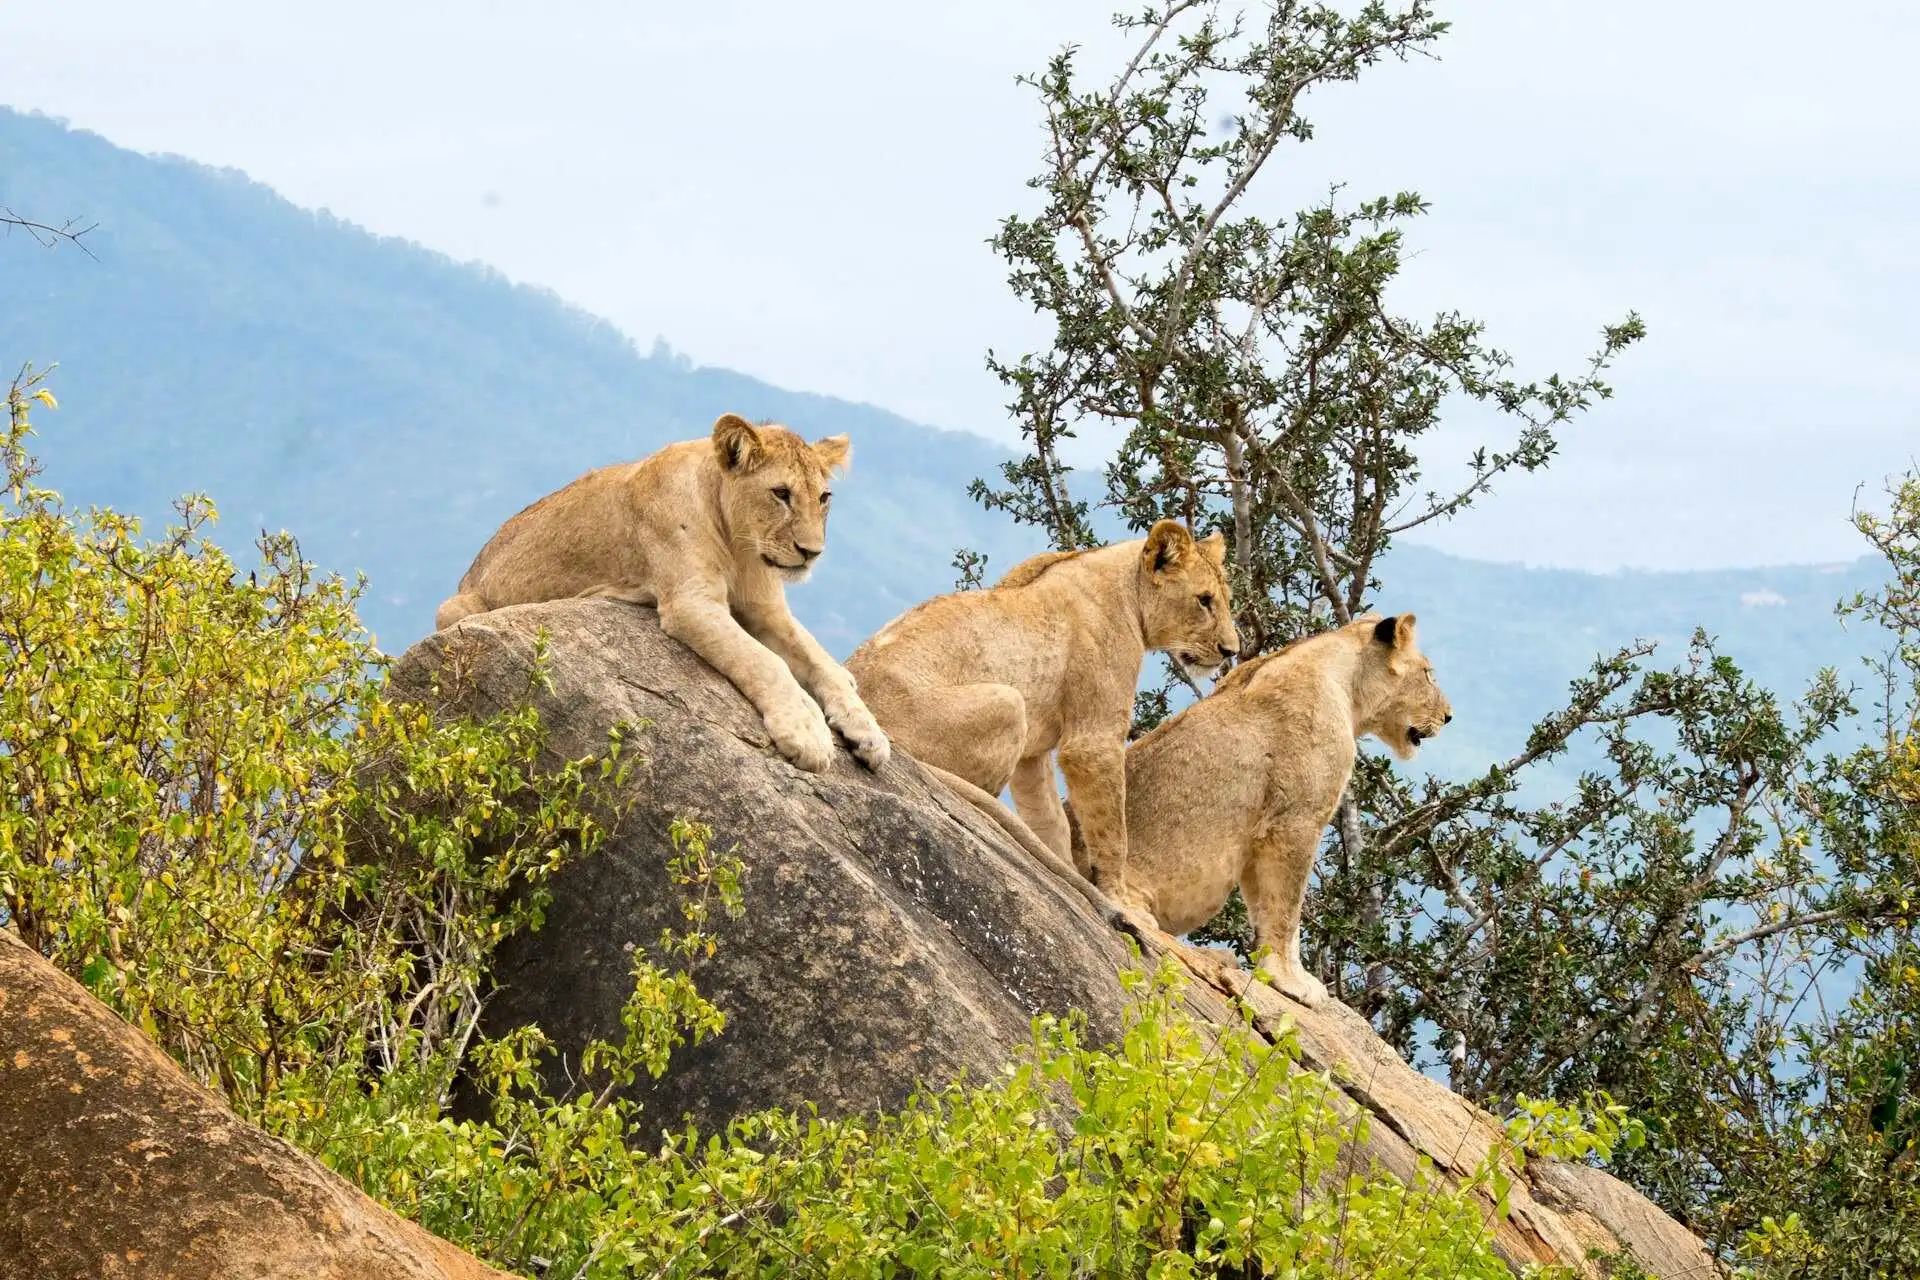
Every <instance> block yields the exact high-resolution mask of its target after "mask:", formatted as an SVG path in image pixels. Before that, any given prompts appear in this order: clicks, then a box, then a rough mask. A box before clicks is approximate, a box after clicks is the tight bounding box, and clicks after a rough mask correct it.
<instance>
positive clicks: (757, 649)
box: [434, 413, 888, 773]
mask: <svg viewBox="0 0 1920 1280" xmlns="http://www.w3.org/2000/svg"><path fill="white" fill-rule="evenodd" d="M848 453H849V449H848V445H847V438H846V437H845V436H828V437H827V438H826V439H824V440H817V441H815V442H813V443H812V444H808V443H807V442H806V441H805V440H803V439H801V438H800V437H799V436H797V435H795V434H794V433H793V432H791V431H789V430H787V429H786V428H785V427H782V426H776V425H772V424H767V425H762V426H757V427H756V426H754V425H753V424H752V423H750V422H748V421H747V420H746V419H745V418H742V417H740V416H738V415H737V414H731V413H729V414H725V415H722V416H721V417H720V419H719V420H718V421H716V422H715V423H714V424H713V435H712V438H711V439H710V440H687V441H682V442H681V443H679V444H670V445H668V446H667V447H666V448H664V449H662V450H660V451H659V452H658V453H656V454H654V455H653V456H652V457H650V458H644V459H642V460H641V461H639V462H627V463H620V464H617V465H615V466H610V467H602V468H600V469H599V470H597V471H590V472H588V473H587V474H586V475H584V476H581V477H580V478H579V479H578V480H575V481H574V482H573V483H572V484H570V485H568V486H567V487H566V488H564V489H561V490H560V491H559V492H557V493H551V494H548V495H547V496H546V497H544V498H542V499H540V501H538V502H536V503H534V504H533V505H532V506H530V507H528V508H526V510H524V511H522V512H520V514H518V515H516V516H514V517H513V518H512V519H511V520H509V521H507V522H506V524H504V525H502V526H501V527H500V531H499V532H498V533H496V534H494V535H493V537H492V538H491V539H490V540H489V541H488V542H487V545H486V546H484V547H482V548H481V549H480V554H479V555H478V556H475V557H474V561H473V565H472V567H470V568H469V569H468V570H467V572H466V576H465V577H463V578H461V579H460V590H459V592H458V593H457V594H455V595H454V596H453V597H452V598H451V599H449V600H448V601H447V602H446V603H444V604H442V605H441V606H440V609H439V612H438V613H437V614H436V615H435V618H434V625H435V627H436V628H438V629H440V630H445V629H446V628H448V627H451V626H453V625H454V624H455V623H456V622H458V621H459V620H460V619H462V618H465V617H468V616H469V615H471V614H475V613H481V612H484V611H485V610H488V609H499V608H503V607H505V606H507V605H511V604H532V603H535V602H537V601H542V600H561V599H565V598H567V597H570V596H602V597H607V598H610V599H615V600H627V601H631V602H632V603H634V604H647V605H658V606H659V609H660V629H661V630H662V631H665V632H666V633H667V634H668V635H670V636H672V637H673V638H674V639H676V640H678V641H680V642H681V643H682V644H684V645H686V646H687V647H688V648H689V649H692V650H693V651H694V652H695V653H697V654H699V655H700V656H701V657H702V658H704V659H706V660H707V662H708V663H710V664H711V665H712V666H713V667H714V669H715V670H717V671H719V672H720V673H721V674H722V675H724V676H726V677H727V679H729V680H731V681H733V683H734V687H735V688H737V689H739V690H740V692H741V693H743V694H745V695H746V697H747V700H748V701H750V702H752V703H753V705H754V706H755V707H756V708H757V709H758V710H759V712H760V716H761V718H762V719H763V720H764V721H765V722H766V726H767V733H768V734H769V735H770V736H771V737H772V738H773V741H774V744H775V745H776V746H778V747H779V748H780V751H781V754H783V755H785V756H786V757H787V759H789V760H791V761H793V763H794V764H796V765H798V766H799V767H800V768H802V769H808V770H812V771H813V772H816V773H817V772H820V771H822V770H824V769H826V768H827V766H828V765H829V764H830V763H831V762H832V759H833V734H834V731H835V730H837V731H838V732H839V733H840V736H841V737H843V738H845V739H846V740H847V742H848V744H849V745H850V746H851V747H852V748H853V753H854V755H856V756H858V757H859V758H860V760H861V761H862V762H863V763H864V764H866V765H867V766H868V767H869V768H872V769H878V768H879V767H880V766H881V765H883V764H885V763H886V760H887V752H888V747H887V737H886V735H885V734H884V733H882V732H881V731H880V726H879V725H877V724H875V723H874V719H873V716H872V715H870V714H869V713H868V711H867V708H866V704H864V703H863V702H861V701H860V695H859V693H858V691H856V689H855V688H854V683H853V678H852V677H851V676H849V675H848V674H847V672H846V670H845V669H844V668H842V667H841V666H840V665H839V664H838V663H836V662H835V661H834V660H833V659H832V658H831V657H829V656H828V655H827V652H826V650H825V649H822V648H821V647H820V643H819V642H818V641H817V640H815V639H814V638H813V637H812V636H811V635H809V634H807V631H806V629H805V628H803V627H802V626H801V625H800V624H799V622H797V621H796V620H795V619H794V616H793V615H792V614H791V613H789V612H788V611H787V598H786V592H785V589H784V584H786V583H789V582H804V581H806V578H807V575H808V574H809V573H810V572H811V571H812V568H813V563H814V561H815V560H817V559H818V558H819V557H820V554H821V553H822V552H823V551H825V550H826V539H827V504H828V502H829V501H830V500H831V498H832V496H833V495H832V493H831V492H830V491H829V489H828V487H827V485H828V481H829V479H830V478H831V476H832V474H833V472H834V471H835V469H840V468H844V467H845V466H846V463H847V456H848ZM809 695H811V696H809ZM823 713H824V714H823Z"/></svg>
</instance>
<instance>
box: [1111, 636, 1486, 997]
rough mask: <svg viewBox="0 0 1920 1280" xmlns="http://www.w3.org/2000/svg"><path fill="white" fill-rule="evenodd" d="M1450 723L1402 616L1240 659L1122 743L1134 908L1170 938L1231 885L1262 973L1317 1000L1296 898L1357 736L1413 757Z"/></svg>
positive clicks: (1212, 909) (1320, 988) (1199, 920)
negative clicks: (1207, 690) (1182, 705)
mask: <svg viewBox="0 0 1920 1280" xmlns="http://www.w3.org/2000/svg"><path fill="white" fill-rule="evenodd" d="M1452 719H1453V708H1452V707H1451V706H1450V705H1449V704H1448V702H1447V697H1446V695H1445V694H1444V693H1442V692H1441V691H1440V686H1439V684H1438V683H1437V682H1436V681H1435V679H1434V675H1433V664H1432V663H1431V662H1429V661H1427V659H1426V657H1425V656H1424V655H1423V654H1421V652H1420V650H1419V649H1418V648H1417V647H1416V645H1415V643H1414V616H1413V615H1412V614H1410V613H1405V614H1401V615H1400V616H1398V617H1395V618H1379V617H1374V616H1367V617H1363V618H1361V619H1359V620H1357V621H1354V622H1351V623H1348V624H1347V625H1346V626H1343V627H1337V628H1335V629H1333V630H1331V631H1326V632H1322V633H1321V634H1319V635H1316V636H1312V637H1309V638H1308V639H1305V640H1300V641H1297V642H1295V643H1294V644H1292V645H1289V646H1287V647H1286V648H1284V649H1281V650H1279V651H1278V652H1276V653H1270V654H1267V655H1266V656H1264V657H1260V658H1255V659H1253V660H1251V661H1249V662H1245V663H1242V664H1241V665H1240V666H1239V667H1237V668H1235V669H1234V671H1233V672H1232V673H1231V674H1229V675H1228V676H1227V677H1226V678H1225V679H1223V680H1221V681H1220V683H1219V684H1218V685H1217V686H1215V688H1214V691H1213V693H1212V694H1211V695H1209V696H1208V697H1205V698H1202V699H1201V700H1200V701H1199V702H1196V703H1195V704H1193V705H1192V706H1190V707H1188V708H1186V709H1185V710H1183V711H1181V712H1180V713H1179V714H1178V715H1176V716H1173V717H1171V718H1170V719H1168V720H1166V721H1165V722H1164V723H1162V724H1161V725H1160V726H1159V727H1158V728H1156V729H1154V730H1153V731H1152V732H1151V733H1149V734H1147V735H1145V736H1144V737H1142V738H1141V739H1140V740H1139V741H1137V742H1135V743H1134V744H1133V745H1132V746H1131V747H1129V748H1128V749H1127V784H1126V785H1127V845H1128V874H1129V876H1130V877H1131V883H1132V887H1133V888H1134V890H1135V891H1136V892H1138V893H1139V895H1140V897H1141V899H1142V905H1143V906H1144V907H1145V908H1146V910H1148V911H1150V912H1151V913H1152V914H1153V917H1154V919H1155V920H1156V921H1157V922H1158V924H1159V927H1160V928H1161V929H1163V930H1165V931H1167V932H1168V933H1172V934H1182V933H1185V932H1187V931H1188V930H1190V929H1194V928H1197V927H1199V926H1200V925H1202V924H1205V923H1206V922H1207V921H1208V920H1211V919H1212V918H1213V916H1214V915H1215V913H1217V912H1218V911H1219V910H1220V908H1221V907H1222V906H1223V905H1224V904H1225V903H1226V901H1227V895H1228V894H1229V893H1231V892H1232V891H1233V888H1234V886H1235V885H1236V884H1237V885H1239V887H1240V892H1241V894H1242V896H1243V897H1245V899H1246V903H1247V914H1248V916H1250V917H1251V918H1252V921H1253V930H1254V942H1255V945H1256V946H1257V947H1261V948H1265V949H1266V950H1267V954H1266V956H1265V957H1264V958H1263V959H1262V960H1261V961H1260V967H1261V969H1262V970H1263V971H1264V972H1265V973H1266V974H1267V975H1268V976H1269V977H1270V978H1271V979H1272V980H1273V984H1274V986H1276V987H1278V988H1279V989H1280V990H1281V991H1283V992H1285V993H1286V994H1287V995H1289V996H1292V997H1293V998H1294V999H1296V1000H1298V1001H1300V1002H1301V1003H1302V1004H1305V1005H1307V1006H1309V1007H1312V1006H1315V1005H1318V1004H1320V1003H1322V1002H1323V1001H1325V1000H1326V998H1327V989H1326V987H1325V985H1324V984H1322V983H1321V982H1320V980H1319V979H1317V978H1315V977H1314V976H1313V975H1311V974H1309V973H1308V972H1307V971H1306V970H1305V969H1304V968H1303V967H1302V966H1301V963H1300V907H1301V904H1302V903H1303V902H1304V900H1305V898H1306V892H1307V875H1308V873H1309V872H1311V871H1312V869H1313V859H1314V854H1315V853H1316V851H1317V850H1318V849H1319V846H1320V834H1321V832H1323V831H1324V830H1326V826H1327V823H1328V822H1329V821H1330V820H1331V819H1332V817H1333V813H1334V810H1335V808H1337V807H1338V806H1339V803H1340V796H1341V793H1342V792H1344V791H1345V790H1346V787H1347V779H1348V778H1349V776H1350V775H1351V774H1352V772H1353V762H1354V756H1355V754H1356V751H1357V743H1358V740H1359V738H1360V737H1361V735H1362V734H1369V733H1370V734H1372V735H1373V736H1374V737H1376V738H1378V739H1380V741H1382V742H1384V743H1386V744H1387V746H1388V748H1389V749H1391V750H1392V751H1393V753H1394V754H1395V755H1396V756H1398V757H1399V758H1400V759H1402V760H1409V759H1412V758H1413V756H1414V754H1415V753H1416V752H1417V751H1418V750H1419V747H1420V743H1421V742H1422V741H1424V740H1425V739H1427V738H1430V737H1432V736H1433V735H1434V734H1435V733H1437V732H1439V730H1440V726H1441V725H1444V724H1446V723H1447V722H1448V721H1450V720H1452ZM1075 816H1076V817H1077V816H1078V815H1077V814H1076V815H1075Z"/></svg>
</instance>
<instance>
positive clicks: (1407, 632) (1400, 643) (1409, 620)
mask: <svg viewBox="0 0 1920 1280" xmlns="http://www.w3.org/2000/svg"><path fill="white" fill-rule="evenodd" d="M1413 621H1414V620H1413V615H1412V614H1410V613H1403V614H1401V615H1400V616H1398V617H1395V618H1382V619H1380V621H1379V622H1377V623H1375V624H1374V628H1373V638H1374V639H1375V640H1378V641H1379V642H1380V643H1381V644H1385V645H1392V646H1393V647H1394V648H1396V649H1411V648H1412V647H1413Z"/></svg>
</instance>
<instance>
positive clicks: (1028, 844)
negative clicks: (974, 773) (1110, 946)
mask: <svg viewBox="0 0 1920 1280" xmlns="http://www.w3.org/2000/svg"><path fill="white" fill-rule="evenodd" d="M920 767H921V768H923V769H925V770H926V771H927V772H928V773H930V774H932V775H933V776H934V777H936V778H938V779H939V780H940V781H941V782H943V783H945V784H946V786H947V789H948V790H949V791H952V792H953V793H954V794H955V795H957V796H959V797H960V798H961V799H962V800H965V801H966V802H967V803H968V804H970V805H972V806H973V807H974V808H976V809H978V810H979V811H980V812H981V813H983V814H985V815H986V816H987V817H989V818H991V819H993V821H994V822H995V823H996V824H998V826H999V827H1000V829H1001V830H1002V831H1004V832H1006V833H1007V835H1008V836H1009V837H1011V838H1012V840H1013V842H1014V843H1015V844H1017V845H1019V846H1020V847H1021V848H1022V849H1025V850H1026V851H1027V853H1028V854H1029V855H1030V856H1031V857H1032V858H1033V860H1034V861H1035V862H1038V863H1039V864H1040V865H1041V866H1043V867H1045V868H1046V869H1047V870H1049V871H1051V872H1053V874H1055V875H1056V876H1059V877H1060V878H1061V879H1062V880H1065V881H1066V882H1067V883H1068V884H1069V885H1071V886H1072V887H1073V888H1075V889H1076V890H1078V891H1079V893H1080V896H1081V897H1083V898H1085V899H1086V900H1087V901H1088V902H1089V903H1090V904H1092V906H1093V909H1094V910H1095V911H1098V912H1099V913H1100V916H1101V918H1102V919H1104V920H1105V921H1106V922H1107V923H1108V924H1114V923H1116V922H1118V921H1120V920H1123V919H1124V918H1125V917H1124V914H1123V913H1122V912H1121V910H1120V908H1119V907H1118V906H1116V905H1115V904H1114V901H1113V899H1111V898H1109V897H1107V895H1106V894H1104V893H1102V892H1100V890H1099V888H1098V887H1097V886H1095V885H1094V883H1093V882H1092V881H1091V880H1088V879H1087V878H1086V877H1085V876H1083V875H1081V874H1080V872H1079V871H1078V870H1077V869H1076V868H1075V867H1074V866H1073V864H1072V863H1070V862H1068V861H1067V860H1066V859H1065V858H1062V857H1061V856H1060V855H1059V854H1057V853H1055V852H1054V851H1053V850H1052V849H1051V848H1049V847H1048V845H1047V843H1046V841H1044V840H1042V839H1041V838H1040V837H1039V836H1037V835H1035V834H1034V833H1033V828H1032V827H1029V826H1028V825H1027V824H1026V823H1025V821H1023V820H1022V819H1021V817H1020V815H1019V814H1017V813H1015V812H1014V811H1013V810H1011V809H1009V808H1007V806H1005V805H1004V804H1001V803H1000V802H999V801H998V800H996V799H994V798H993V797H992V796H990V795H988V794H987V793H986V792H985V791H983V790H982V789H981V788H979V787H976V786H974V785H973V784H972V783H971V782H968V781H967V780H966V779H965V778H962V777H960V776H959V775H958V774H953V773H948V772H947V771H946V770H945V769H942V768H941V767H940V766H939V765H937V764H928V763H927V762H926V761H924V760H923V761H921V762H920Z"/></svg>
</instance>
